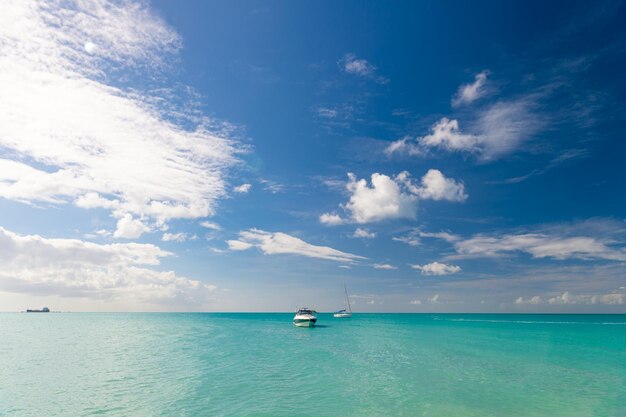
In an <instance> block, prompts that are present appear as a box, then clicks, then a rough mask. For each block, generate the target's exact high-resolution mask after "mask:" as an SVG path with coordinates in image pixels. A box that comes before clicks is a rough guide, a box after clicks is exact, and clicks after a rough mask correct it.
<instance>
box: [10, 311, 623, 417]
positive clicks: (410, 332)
mask: <svg viewBox="0 0 626 417" xmlns="http://www.w3.org/2000/svg"><path fill="white" fill-rule="evenodd" d="M292 316H293V315H292V314H282V313H277V314H184V313H181V314H155V313H148V314H137V313H135V314H102V313H94V314H82V313H80V314H79V313H58V314H57V313H50V314H24V313H22V314H20V313H15V314H9V313H7V314H0V415H1V416H11V417H13V416H37V417H39V416H210V417H218V416H233V417H234V416H267V417H270V416H271V417H281V416H285V417H287V416H288V417H296V416H303V417H322V416H343V417H348V416H354V417H367V416H376V417H384V416H389V417H404V416H407V417H409V416H411V417H413V416H432V417H454V416H459V417H470V416H476V417H489V416H494V417H506V416H524V417H532V416H551V417H556V416H563V417H577V416H581V417H583V416H584V417H590V416H606V417H623V416H626V316H625V315H617V316H616V315H607V316H604V315H475V314H473V315H460V314H355V316H354V317H353V318H352V319H334V318H333V317H332V316H331V315H330V314H321V315H320V316H319V324H320V326H319V327H317V328H312V329H307V328H296V327H294V326H293V325H292V324H291V319H292Z"/></svg>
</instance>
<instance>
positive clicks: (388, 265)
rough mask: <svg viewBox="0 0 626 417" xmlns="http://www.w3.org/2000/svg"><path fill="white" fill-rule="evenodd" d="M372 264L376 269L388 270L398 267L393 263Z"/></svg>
mask: <svg viewBox="0 0 626 417" xmlns="http://www.w3.org/2000/svg"><path fill="white" fill-rule="evenodd" d="M372 266H373V267H374V269H387V270H393V269H398V267H397V266H394V265H391V264H374V265H372Z"/></svg>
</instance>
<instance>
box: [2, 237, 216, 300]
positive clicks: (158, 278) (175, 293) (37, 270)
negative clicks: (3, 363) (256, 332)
mask: <svg viewBox="0 0 626 417" xmlns="http://www.w3.org/2000/svg"><path fill="white" fill-rule="evenodd" d="M170 255H172V254H171V253H169V252H166V251H164V250H162V249H160V248H158V247H157V246H154V245H150V244H138V243H125V244H120V243H117V244H108V245H100V244H96V243H92V242H85V241H81V240H77V239H47V238H44V237H40V236H37V235H18V234H16V233H14V232H11V231H8V230H6V229H3V228H1V227H0V263H2V270H1V271H0V289H1V290H2V291H9V292H14V293H23V294H30V295H60V296H63V297H84V298H89V299H98V300H121V301H123V302H126V303H127V304H128V305H134V304H143V303H149V304H160V305H163V304H167V305H170V306H172V308H174V306H177V308H178V309H180V308H190V307H192V306H194V308H195V307H199V306H202V305H205V304H206V303H207V301H209V300H210V298H211V297H212V293H213V292H214V290H215V288H216V287H215V286H213V285H207V284H204V283H202V282H200V281H196V280H191V279H188V278H185V277H181V276H178V275H176V274H175V273H174V272H172V271H157V270H153V269H149V268H146V266H157V265H159V262H160V259H161V258H163V257H166V256H170Z"/></svg>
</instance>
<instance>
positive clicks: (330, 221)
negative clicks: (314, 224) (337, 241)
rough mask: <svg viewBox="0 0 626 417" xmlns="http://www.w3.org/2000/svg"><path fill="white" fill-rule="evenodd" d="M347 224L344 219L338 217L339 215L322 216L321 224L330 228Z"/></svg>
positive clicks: (326, 214) (328, 214)
mask: <svg viewBox="0 0 626 417" xmlns="http://www.w3.org/2000/svg"><path fill="white" fill-rule="evenodd" d="M345 222H346V220H345V219H342V218H341V216H340V215H338V214H337V213H323V214H322V215H321V216H320V223H322V224H325V225H328V226H337V225H339V224H343V223H345Z"/></svg>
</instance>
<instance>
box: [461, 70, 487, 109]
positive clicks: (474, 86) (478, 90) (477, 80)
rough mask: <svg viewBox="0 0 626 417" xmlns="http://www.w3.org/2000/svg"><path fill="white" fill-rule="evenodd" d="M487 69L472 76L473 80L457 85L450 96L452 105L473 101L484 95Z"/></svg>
mask: <svg viewBox="0 0 626 417" xmlns="http://www.w3.org/2000/svg"><path fill="white" fill-rule="evenodd" d="M488 75H489V71H481V72H479V73H478V74H476V76H475V77H474V82H473V83H470V84H463V85H461V86H460V87H459V90H458V91H457V92H456V95H455V96H454V97H453V98H452V106H453V107H459V106H462V105H465V104H470V103H473V102H474V101H476V100H478V99H479V98H481V97H483V96H484V95H485V93H486V92H487V91H486V88H485V86H486V84H487V76H488Z"/></svg>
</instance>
